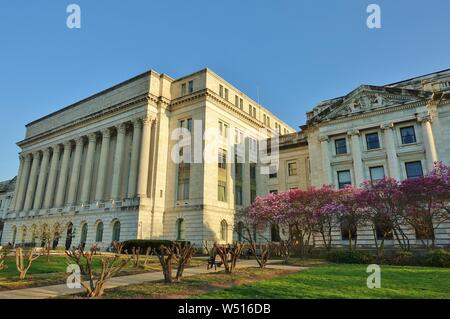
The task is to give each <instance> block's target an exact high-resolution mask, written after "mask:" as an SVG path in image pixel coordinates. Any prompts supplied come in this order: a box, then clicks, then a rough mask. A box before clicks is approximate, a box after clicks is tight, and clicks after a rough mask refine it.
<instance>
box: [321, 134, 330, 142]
mask: <svg viewBox="0 0 450 319" xmlns="http://www.w3.org/2000/svg"><path fill="white" fill-rule="evenodd" d="M329 141H330V137H329V136H328V135H320V136H319V142H321V143H322V142H329Z"/></svg>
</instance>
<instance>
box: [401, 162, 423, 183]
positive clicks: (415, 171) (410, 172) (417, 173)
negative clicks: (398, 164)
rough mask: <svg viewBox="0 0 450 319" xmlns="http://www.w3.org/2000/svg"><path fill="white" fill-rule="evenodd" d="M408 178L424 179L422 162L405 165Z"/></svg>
mask: <svg viewBox="0 0 450 319" xmlns="http://www.w3.org/2000/svg"><path fill="white" fill-rule="evenodd" d="M405 170H406V178H408V179H414V178H420V177H423V169H422V162H421V161H414V162H407V163H405Z"/></svg>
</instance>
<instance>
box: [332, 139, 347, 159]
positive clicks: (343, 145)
mask: <svg viewBox="0 0 450 319" xmlns="http://www.w3.org/2000/svg"><path fill="white" fill-rule="evenodd" d="M334 145H335V147H336V155H339V154H347V141H346V139H345V138H339V139H336V140H334Z"/></svg>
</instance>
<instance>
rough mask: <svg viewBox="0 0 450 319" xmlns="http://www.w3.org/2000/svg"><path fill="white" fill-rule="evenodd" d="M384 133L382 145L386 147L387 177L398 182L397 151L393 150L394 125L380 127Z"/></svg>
mask: <svg viewBox="0 0 450 319" xmlns="http://www.w3.org/2000/svg"><path fill="white" fill-rule="evenodd" d="M381 129H382V130H383V132H384V144H385V147H386V154H387V158H388V165H389V176H390V177H392V178H394V179H396V180H398V181H399V180H400V165H399V163H398V158H397V151H396V149H395V137H394V132H393V129H394V124H393V123H388V124H383V125H381Z"/></svg>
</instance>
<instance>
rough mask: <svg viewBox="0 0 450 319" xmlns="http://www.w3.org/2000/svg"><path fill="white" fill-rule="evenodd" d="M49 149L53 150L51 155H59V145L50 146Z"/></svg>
mask: <svg viewBox="0 0 450 319" xmlns="http://www.w3.org/2000/svg"><path fill="white" fill-rule="evenodd" d="M51 149H52V150H53V154H59V153H61V147H60V146H59V144H55V145H53V146H51Z"/></svg>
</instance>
